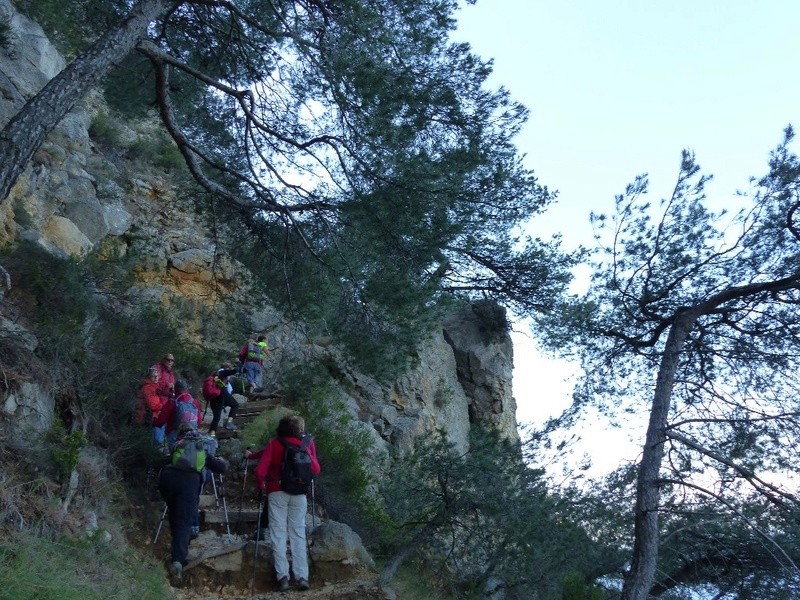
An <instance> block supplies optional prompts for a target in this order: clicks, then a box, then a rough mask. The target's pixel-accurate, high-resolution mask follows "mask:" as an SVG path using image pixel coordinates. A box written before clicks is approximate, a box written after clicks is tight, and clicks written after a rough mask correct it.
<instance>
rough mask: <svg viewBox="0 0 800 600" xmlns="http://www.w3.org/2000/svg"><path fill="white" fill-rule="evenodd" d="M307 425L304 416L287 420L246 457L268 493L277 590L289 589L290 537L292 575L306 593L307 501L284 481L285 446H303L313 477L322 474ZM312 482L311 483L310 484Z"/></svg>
mask: <svg viewBox="0 0 800 600" xmlns="http://www.w3.org/2000/svg"><path fill="white" fill-rule="evenodd" d="M304 428H305V422H304V421H303V419H302V417H298V416H292V417H284V418H282V419H281V420H280V422H279V423H278V428H277V432H276V434H277V435H276V437H275V438H273V439H272V440H270V441H269V443H267V445H266V446H265V447H264V448H263V449H262V450H259V451H258V452H245V457H246V458H248V459H251V460H255V459H258V465H257V466H256V468H255V470H254V473H255V479H256V484H257V485H258V488H259V489H260V490H261V491H262V492H263V493H266V494H267V503H268V505H269V537H270V541H271V543H272V555H273V560H274V563H275V576H276V578H277V580H278V588H279V589H280V591H282V592H285V591H288V589H289V561H288V559H287V557H286V540H287V537H288V540H289V545H290V546H291V553H292V574H293V575H294V579H295V582H296V583H295V585H296V587H297V589H298V590H307V589H308V588H309V583H308V554H307V549H306V512H307V510H308V498H307V497H306V492H305V491H300V492H298V491H297V490H291V489H290V491H289V492H287V491H284V489H283V488H286V487H289V486H288V483H287V482H286V481H283V480H284V477H283V470H284V455H285V454H286V451H285V446H284V444H291V445H293V446H295V447H297V448H301V447H304V448H306V449H307V450H306V451H307V453H308V456H310V471H311V475H312V476H313V477H316V476H317V475H319V472H320V466H319V461H318V460H317V450H316V447H315V446H314V441H313V438H311V436H306V435H305V434H304V431H303V430H304ZM309 483H310V482H309Z"/></svg>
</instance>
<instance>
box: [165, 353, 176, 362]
mask: <svg viewBox="0 0 800 600" xmlns="http://www.w3.org/2000/svg"><path fill="white" fill-rule="evenodd" d="M164 360H171V361H173V362H174V361H175V357H174V356H172V354H169V353H167V354H165V355H164Z"/></svg>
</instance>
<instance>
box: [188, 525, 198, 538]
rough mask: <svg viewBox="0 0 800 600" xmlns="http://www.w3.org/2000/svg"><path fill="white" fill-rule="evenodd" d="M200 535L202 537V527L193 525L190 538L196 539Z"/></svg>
mask: <svg viewBox="0 0 800 600" xmlns="http://www.w3.org/2000/svg"><path fill="white" fill-rule="evenodd" d="M198 537H200V527H198V526H196V525H195V526H193V527H192V531H191V533H190V534H189V539H190V540H195V539H197V538H198Z"/></svg>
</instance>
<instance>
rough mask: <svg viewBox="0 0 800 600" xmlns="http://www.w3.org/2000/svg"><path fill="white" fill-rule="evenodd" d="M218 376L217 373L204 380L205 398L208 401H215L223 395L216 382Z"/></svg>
mask: <svg viewBox="0 0 800 600" xmlns="http://www.w3.org/2000/svg"><path fill="white" fill-rule="evenodd" d="M216 376H217V374H216V373H212V374H211V375H209V376H208V377H206V378H205V379H204V380H203V398H205V399H206V400H207V401H210V400H213V399H214V398H216V397H217V396H219V395H220V394H221V393H222V390H220V389H219V386H218V385H217V382H216V380H215V378H216Z"/></svg>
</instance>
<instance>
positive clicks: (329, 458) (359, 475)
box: [285, 365, 387, 544]
mask: <svg viewBox="0 0 800 600" xmlns="http://www.w3.org/2000/svg"><path fill="white" fill-rule="evenodd" d="M285 386H286V391H287V396H288V402H289V404H290V405H291V406H293V407H295V408H296V410H297V412H298V413H299V414H300V415H301V416H302V417H304V419H305V421H306V431H309V432H310V433H312V434H314V436H315V444H316V447H317V453H318V455H319V458H320V463H321V465H322V467H323V469H322V473H321V474H320V477H319V480H318V486H317V488H318V493H319V495H320V497H321V498H322V500H323V503H324V505H325V508H326V509H327V511H328V512H329V513H330V515H331V516H332V518H334V519H337V520H341V521H344V522H346V523H348V524H349V525H350V526H352V527H353V529H354V530H356V531H357V532H358V533H359V535H361V537H362V539H363V540H364V542H365V543H367V544H370V543H373V542H377V541H378V539H379V538H380V537H381V536H382V535H383V534H384V532H385V526H386V523H387V519H386V516H385V514H384V512H383V510H382V509H381V507H380V505H379V504H378V503H377V502H376V500H375V498H374V495H373V493H374V490H373V489H372V488H373V485H372V484H373V483H374V480H373V478H372V475H371V471H370V467H371V465H370V464H368V463H369V462H370V461H371V460H372V458H371V448H372V439H371V438H370V436H369V435H368V433H367V431H366V430H365V429H364V427H363V424H360V423H357V422H356V420H355V419H354V418H353V417H352V416H351V415H350V413H349V411H348V409H347V407H345V406H344V404H343V403H342V402H341V401H340V400H337V395H338V394H339V392H338V390H337V389H336V386H335V385H334V383H333V381H332V380H331V379H330V378H329V376H328V375H327V373H325V372H324V371H323V370H322V369H321V367H317V368H316V369H315V367H313V366H311V365H301V366H299V367H297V368H295V369H294V370H292V371H290V372H289V373H288V374H287V378H286V382H285ZM334 465H335V468H333V467H334Z"/></svg>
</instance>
